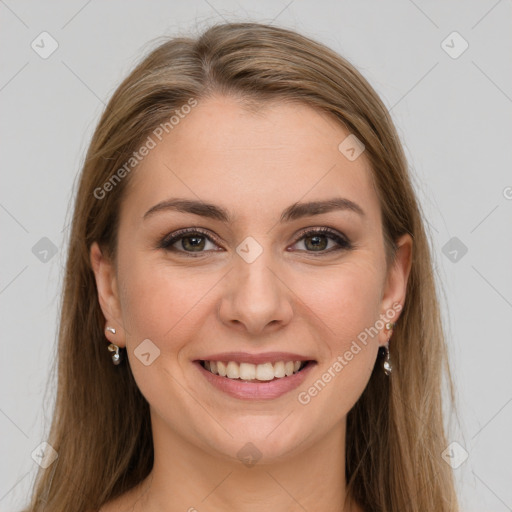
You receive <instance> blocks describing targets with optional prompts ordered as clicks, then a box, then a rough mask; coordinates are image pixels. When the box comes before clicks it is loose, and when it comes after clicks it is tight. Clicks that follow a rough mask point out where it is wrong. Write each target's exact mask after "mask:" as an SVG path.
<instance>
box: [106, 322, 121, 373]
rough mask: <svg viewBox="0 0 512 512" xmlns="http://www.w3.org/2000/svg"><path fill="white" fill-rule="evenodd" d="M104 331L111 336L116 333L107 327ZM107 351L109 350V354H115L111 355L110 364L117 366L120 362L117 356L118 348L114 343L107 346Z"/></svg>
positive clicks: (112, 328)
mask: <svg viewBox="0 0 512 512" xmlns="http://www.w3.org/2000/svg"><path fill="white" fill-rule="evenodd" d="M105 330H106V331H109V332H111V333H112V334H115V333H116V330H115V329H114V327H110V326H107V327H106V328H105ZM108 350H109V352H115V353H114V354H112V362H113V363H114V364H115V365H118V364H119V363H120V362H121V355H120V354H119V347H118V346H117V345H116V344H115V343H111V344H110V345H109V346H108Z"/></svg>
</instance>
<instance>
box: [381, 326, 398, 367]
mask: <svg viewBox="0 0 512 512" xmlns="http://www.w3.org/2000/svg"><path fill="white" fill-rule="evenodd" d="M395 325H396V324H395V323H394V322H388V323H387V324H386V329H387V330H388V331H391V333H390V334H389V338H388V342H387V343H386V345H384V350H385V351H386V356H385V358H384V363H383V364H382V367H383V368H384V373H385V374H386V375H388V376H389V375H391V372H392V371H393V366H392V365H391V358H390V357H389V340H390V339H391V335H392V334H393V327H395Z"/></svg>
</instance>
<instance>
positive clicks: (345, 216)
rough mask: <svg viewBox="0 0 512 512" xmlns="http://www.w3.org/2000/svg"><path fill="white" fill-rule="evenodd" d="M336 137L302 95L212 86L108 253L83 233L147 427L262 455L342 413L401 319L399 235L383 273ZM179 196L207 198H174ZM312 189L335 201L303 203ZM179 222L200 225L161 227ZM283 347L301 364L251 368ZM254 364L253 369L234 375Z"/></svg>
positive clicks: (376, 220)
mask: <svg viewBox="0 0 512 512" xmlns="http://www.w3.org/2000/svg"><path fill="white" fill-rule="evenodd" d="M349 135H350V133H349V132H348V131H346V130H344V129H343V128H341V127H340V126H339V125H338V124H337V123H335V122H334V121H333V120H331V119H330V118H328V117H326V116H324V115H323V114H322V113H319V112H317V111H316V110H314V109H311V108H310V107H308V106H302V105H298V104H285V103H283V102H279V103H267V104H264V105H262V109H261V110H260V111H259V112H257V113H254V112H248V111H247V110H244V108H243V107H242V106H241V105H240V103H238V102H237V101H236V100H234V99H231V98H227V97H221V96H216V97H212V98H210V99H208V100H204V101H202V102H200V103H199V104H198V105H197V106H196V107H195V108H193V109H192V111H191V112H190V113H189V114H188V115H187V116H185V117H184V118H183V119H181V120H180V122H179V124H177V125H176V126H175V127H174V128H173V129H172V130H171V131H170V132H169V133H168V134H166V135H165V136H164V137H163V138H162V141H161V142H158V144H157V145H156V147H154V148H153V149H151V150H150V152H149V154H148V155H147V156H146V157H145V158H144V159H143V161H142V162H141V163H140V164H139V167H138V168H137V169H136V170H134V171H133V175H132V176H130V180H131V183H130V187H129V188H128V189H127V190H126V194H125V197H124V199H123V204H122V208H121V212H120V225H119V233H118V255H117V260H116V262H115V263H114V264H111V263H110V262H109V261H108V260H107V259H106V258H104V257H102V256H101V253H100V251H99V248H98V246H97V245H96V244H95V245H94V246H93V248H92V251H91V259H92V262H93V267H94V270H95V273H96V278H97V283H98V290H99V295H100V303H101V305H102V308H103V312H104V315H105V318H106V325H112V326H114V327H115V328H116V329H117V333H116V334H115V335H112V334H111V333H107V336H108V338H109V340H111V341H112V342H114V343H116V344H118V345H119V346H121V347H125V348H126V349H127V354H128V358H129V364H130V366H131V369H132V372H133V375H134V377H135V379H136V382H137V385H138V386H139V388H140V390H141V392H142V394H143V395H144V396H145V398H146V399H147V401H148V402H149V404H150V407H151V414H152V421H153V427H154V428H155V425H158V428H159V429H161V430H162V431H167V432H168V433H172V434H173V435H174V436H178V437H179V438H181V439H183V440H184V441H186V442H188V443H191V445H193V446H195V447H199V448H201V449H202V450H205V451H207V452H209V453H211V454H213V455H216V456H226V457H233V458H238V459H241V457H243V456H246V455H247V456H248V457H249V458H250V457H251V456H252V457H253V458H256V457H262V459H263V460H267V461H269V460H272V459H274V458H277V457H281V456H283V455H286V454H292V453H297V451H300V450H303V449H305V448H306V447H308V446H312V445H313V444H314V443H315V442H318V441H320V440H321V439H322V437H325V436H327V434H328V433H329V432H331V431H332V429H333V428H334V427H337V426H340V425H344V421H345V417H346V415H347V413H348V412H349V410H350V409H351V408H352V407H353V405H354V404H355V402H356V401H357V400H358V398H359V397H360V395H361V393H362V392H363V390H364V388H365V387H366V385H367V382H368V380H369V378H370V375H371V372H372V370H373V368H374V365H375V362H376V358H377V351H378V347H379V345H383V344H385V343H386V341H387V339H388V337H389V332H388V331H386V329H385V327H383V325H384V323H385V322H386V321H396V320H397V318H398V316H399V314H398V311H399V310H400V307H401V305H403V302H404V298H405V287H406V281H407V276H408V273H409V268H410V248H411V239H410V237H408V236H404V237H403V238H402V239H401V240H400V241H399V244H401V247H400V249H399V251H398V254H397V260H396V264H395V265H393V266H392V267H390V269H389V271H388V269H387V268H386V261H385V250H384V240H383V233H382V229H381V214H380V208H379V202H378V199H377V195H376V192H375V190H374V188H373V186H372V182H371V180H370V169H369V167H368V163H367V161H366V159H365V154H364V152H363V153H362V154H361V155H360V156H358V157H357V158H354V157H356V156H357V153H358V151H359V149H360V148H358V147H357V146H354V144H353V141H352V140H351V139H348V140H346V141H345V139H346V138H347V136H349ZM343 141H345V142H344V143H343V144H342V146H341V150H340V149H339V146H340V144H341V143H342V142H343ZM351 148H354V151H352V150H351ZM342 150H343V151H342ZM110 193H116V191H115V190H113V191H112V192H110ZM178 199H179V200H182V201H188V202H189V203H188V204H189V205H192V203H196V202H197V203H202V204H203V206H197V205H196V206H193V207H191V208H184V207H183V208H173V207H172V206H171V203H170V202H171V201H176V200H178ZM325 201H333V204H334V202H336V207H335V208H328V207H322V206H319V205H316V206H315V205H314V204H312V205H310V203H317V202H318V203H322V202H325ZM206 203H208V204H209V205H212V206H210V207H207V206H205V204H206ZM308 205H309V206H308ZM292 207H293V209H291V208H292ZM185 210H188V211H185ZM219 211H222V212H224V213H225V216H226V217H227V218H223V215H221V214H220V213H219ZM207 214H208V215H207ZM185 228H193V229H192V230H191V231H194V230H196V229H197V230H199V231H200V232H199V233H198V232H197V231H196V232H193V233H190V232H189V233H185V234H184V235H183V236H184V238H183V237H182V238H181V239H180V238H176V239H175V240H171V236H172V235H173V234H178V231H179V230H183V229H185ZM318 230H327V232H317V231H318ZM228 352H231V353H232V354H228V355H225V353H228ZM277 352H280V353H286V354H275V353H277ZM105 353H106V356H105V357H108V356H107V354H108V353H107V351H106V347H105ZM270 353H274V354H270ZM203 360H210V361H212V360H217V361H218V360H223V361H224V362H227V361H233V363H231V364H230V365H228V369H227V371H228V372H229V373H228V375H231V376H232V377H234V376H236V371H237V370H239V371H241V372H242V373H243V375H242V376H245V379H237V380H235V379H234V378H229V377H228V376H226V377H223V376H219V375H216V376H215V375H213V374H212V373H211V372H209V371H208V370H207V369H205V368H203V367H202V366H201V365H200V363H199V362H198V361H203ZM296 360H299V361H312V362H311V363H309V364H308V365H307V366H306V367H305V368H304V370H302V371H299V372H298V373H296V374H293V375H291V376H285V377H279V375H282V372H283V365H282V364H281V363H279V364H277V365H276V366H275V367H274V366H272V367H270V366H269V365H268V364H267V365H265V364H263V363H265V362H271V363H277V362H279V361H283V362H284V363H286V362H287V361H296ZM251 362H252V363H257V362H259V363H261V364H262V366H261V367H258V366H257V365H255V364H254V365H251V364H250V363H251ZM234 363H235V364H234ZM236 363H244V364H241V365H239V364H236ZM123 364H127V362H126V361H125V363H123ZM214 366H215V365H214ZM220 366H221V368H222V365H220ZM217 367H219V365H217ZM287 367H288V370H289V369H290V364H288V365H284V370H286V368H287ZM273 369H275V371H276V372H277V377H276V374H272V373H268V372H269V371H270V372H272V370H273ZM221 371H222V370H221ZM254 371H256V372H257V373H256V376H259V378H260V379H261V380H258V381H257V382H246V381H247V380H249V379H251V380H252V379H253V377H254V373H252V372H254ZM231 372H234V373H231ZM246 372H248V373H246ZM280 372H281V373H280ZM265 379H273V380H265ZM315 383H316V384H315ZM315 386H316V387H315ZM248 442H250V443H252V445H247V444H246V443H248ZM241 449H243V450H245V452H247V451H249V453H248V454H246V453H245V452H244V451H243V450H242V451H240V450H241ZM251 450H252V451H254V453H250V452H251ZM256 450H257V452H256Z"/></svg>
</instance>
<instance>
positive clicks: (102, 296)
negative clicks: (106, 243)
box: [89, 242, 126, 348]
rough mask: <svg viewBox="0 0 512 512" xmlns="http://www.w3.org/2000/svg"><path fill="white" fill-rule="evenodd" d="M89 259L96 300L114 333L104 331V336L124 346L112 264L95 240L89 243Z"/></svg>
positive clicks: (114, 271) (115, 278) (119, 304)
mask: <svg viewBox="0 0 512 512" xmlns="http://www.w3.org/2000/svg"><path fill="white" fill-rule="evenodd" d="M89 257H90V261H91V266H92V269H93V271H94V277H95V279H96V288H97V290H98V301H99V304H100V307H101V310H102V312H103V316H104V317H105V320H106V324H105V328H106V327H107V326H110V327H113V328H114V329H115V330H116V333H115V334H114V333H112V332H110V331H105V337H106V338H107V339H108V340H109V341H110V342H111V343H115V344H116V345H118V346H119V347H123V348H124V347H125V346H126V339H125V332H124V329H123V324H122V320H121V319H122V315H121V303H120V300H119V291H118V286H117V277H116V269H115V267H114V264H113V263H112V262H111V261H110V259H109V258H107V257H106V256H105V255H103V253H102V252H101V249H100V247H99V245H98V243H97V242H94V243H93V244H92V245H91V250H90V255H89Z"/></svg>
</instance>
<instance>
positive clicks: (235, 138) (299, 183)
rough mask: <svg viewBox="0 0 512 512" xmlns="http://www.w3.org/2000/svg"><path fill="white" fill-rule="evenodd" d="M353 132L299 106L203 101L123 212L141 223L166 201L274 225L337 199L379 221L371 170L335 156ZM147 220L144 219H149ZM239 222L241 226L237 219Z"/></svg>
mask: <svg viewBox="0 0 512 512" xmlns="http://www.w3.org/2000/svg"><path fill="white" fill-rule="evenodd" d="M349 135H350V132H349V131H347V129H346V128H344V127H343V126H341V125H340V124H339V123H338V122H336V121H335V120H334V119H332V118H331V117H330V116H328V115H327V114H324V113H322V112H320V111H318V110H316V109H313V108H311V107H309V106H307V105H304V104H300V103H290V102H278V101H272V102H265V103H262V104H261V108H259V109H255V108H254V106H253V107H252V108H251V109H249V110H248V109H246V108H244V106H243V104H242V103H240V102H239V101H237V100H236V99H234V98H230V97H224V96H214V97H211V98H208V99H206V100H203V101H201V102H199V103H198V105H197V106H195V107H194V108H193V109H192V110H191V112H190V113H189V114H187V115H185V116H183V118H181V119H180V121H179V123H178V124H176V125H175V126H174V127H173V128H172V130H169V133H167V134H164V135H163V137H161V138H162V140H161V141H159V140H158V139H155V138H154V137H153V138H154V139H155V141H156V145H155V147H154V148H153V149H151V151H150V152H149V154H147V156H145V157H144V159H143V160H142V161H141V163H140V164H139V165H138V167H137V168H136V169H135V171H134V172H133V175H132V176H131V178H130V179H131V184H130V187H129V191H128V193H127V195H126V197H125V200H124V206H123V208H125V209H128V210H130V211H132V213H134V214H136V215H139V214H140V211H137V212H135V210H137V209H138V210H142V209H144V208H145V209H144V212H145V211H146V210H147V209H148V208H150V207H151V206H153V205H154V204H156V203H158V202H159V201H162V200H165V199H166V198H167V197H171V196H172V197H178V196H179V197H186V198H189V199H202V200H207V201H208V202H212V203H216V204H219V205H222V206H224V207H225V208H227V209H229V210H230V211H234V212H235V211H236V212H237V213H238V212H239V213H240V216H241V217H244V216H251V215H254V214H258V213H259V215H260V216H261V214H262V213H263V211H268V212H270V213H272V214H273V217H274V218H275V216H276V215H277V214H280V213H281V211H282V210H283V209H284V208H286V207H287V206H289V205H290V204H291V203H294V202H297V201H301V202H302V201H304V202H305V201H314V200H322V199H327V198H331V197H334V196H341V197H346V198H348V199H350V200H353V201H355V202H357V203H359V204H362V205H363V207H364V210H365V211H366V212H367V213H368V215H369V219H372V218H373V220H375V216H377V217H378V216H379V205H378V198H377V196H376V193H375V190H374V188H373V183H372V180H371V170H370V167H369V164H368V162H367V160H366V158H365V156H364V152H363V153H362V155H361V156H360V157H358V158H356V159H355V160H352V161H351V160H349V159H348V158H347V157H346V156H345V155H344V154H343V153H342V152H340V150H339V149H338V147H339V145H340V143H342V142H343V141H344V140H345V139H346V138H347V137H348V136H349ZM144 212H142V214H143V213H144ZM240 216H238V215H237V218H238V217H240Z"/></svg>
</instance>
